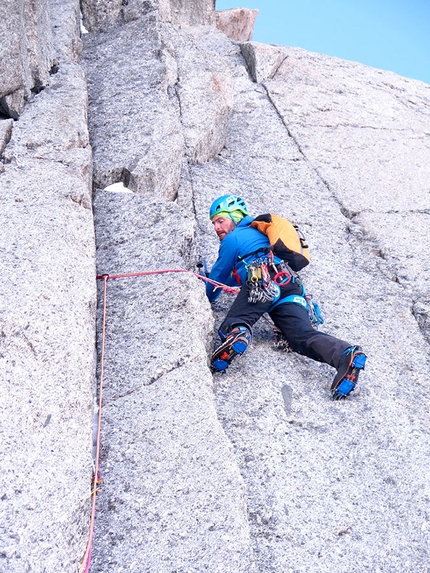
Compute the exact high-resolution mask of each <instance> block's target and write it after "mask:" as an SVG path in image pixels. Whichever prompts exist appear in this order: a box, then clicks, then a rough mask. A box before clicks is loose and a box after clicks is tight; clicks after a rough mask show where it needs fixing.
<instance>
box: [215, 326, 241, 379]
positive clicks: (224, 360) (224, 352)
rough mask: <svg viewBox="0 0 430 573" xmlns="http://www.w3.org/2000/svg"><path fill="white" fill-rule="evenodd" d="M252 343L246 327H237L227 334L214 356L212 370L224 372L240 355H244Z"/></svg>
mask: <svg viewBox="0 0 430 573" xmlns="http://www.w3.org/2000/svg"><path fill="white" fill-rule="evenodd" d="M250 342H251V332H250V331H249V329H248V328H246V326H236V327H235V328H233V330H232V331H231V332H230V333H229V334H227V336H226V337H225V340H224V342H223V343H222V344H221V346H219V347H218V348H217V349H216V350H215V352H214V353H213V354H212V358H211V368H212V370H214V371H215V372H224V371H225V370H227V368H228V367H229V365H230V363H231V361H232V360H233V358H234V357H235V356H237V355H238V354H243V353H244V352H245V350H246V349H247V348H248V345H249V343H250Z"/></svg>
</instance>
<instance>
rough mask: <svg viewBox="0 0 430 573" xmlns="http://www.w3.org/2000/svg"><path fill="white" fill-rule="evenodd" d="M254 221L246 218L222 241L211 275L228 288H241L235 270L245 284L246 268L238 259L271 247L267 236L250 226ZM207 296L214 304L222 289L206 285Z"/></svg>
mask: <svg viewBox="0 0 430 573" xmlns="http://www.w3.org/2000/svg"><path fill="white" fill-rule="evenodd" d="M253 220H254V218H253V217H249V216H248V217H244V218H243V219H242V220H241V221H240V222H239V223H238V224H237V226H236V228H235V229H233V231H230V233H228V235H226V236H225V237H224V239H223V240H222V241H221V245H220V247H219V251H218V259H217V261H216V263H215V264H214V266H213V267H212V270H211V272H210V274H209V278H210V279H212V280H214V281H218V282H220V283H223V284H225V285H228V286H239V283H238V282H237V280H236V278H235V277H234V276H233V275H232V271H233V269H236V271H237V274H238V275H239V277H240V280H241V284H242V285H243V284H245V282H246V268H245V265H244V263H243V261H238V258H239V257H243V256H244V255H247V254H249V253H253V252H254V251H257V250H258V249H263V248H265V247H268V246H269V245H270V242H269V239H268V238H267V237H266V235H264V234H263V233H260V231H257V229H254V228H253V227H250V226H249V225H250V223H252V221H253ZM253 258H255V257H247V259H246V260H247V261H248V262H249V261H251V260H252V259H253ZM275 261H277V262H279V261H280V259H277V258H275ZM206 294H207V296H208V299H209V300H210V301H211V302H212V301H214V300H216V299H217V298H218V297H219V295H220V294H221V289H216V290H214V286H213V285H211V284H210V283H206Z"/></svg>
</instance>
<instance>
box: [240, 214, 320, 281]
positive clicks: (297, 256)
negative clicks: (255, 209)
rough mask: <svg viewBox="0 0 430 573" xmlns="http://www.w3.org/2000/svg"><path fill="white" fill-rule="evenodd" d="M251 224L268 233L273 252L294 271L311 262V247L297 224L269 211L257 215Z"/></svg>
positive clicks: (261, 231) (265, 233)
mask: <svg viewBox="0 0 430 573" xmlns="http://www.w3.org/2000/svg"><path fill="white" fill-rule="evenodd" d="M250 226H251V227H254V229H257V230H258V231H260V233H263V234H264V235H267V237H268V239H269V241H270V246H271V249H272V251H273V253H274V254H275V255H276V256H277V257H279V258H280V259H282V260H284V261H286V262H287V263H288V264H289V265H290V267H291V268H292V269H293V271H300V270H301V269H303V267H305V266H306V265H308V264H309V260H310V255H309V247H308V246H307V244H306V240H305V237H304V235H303V233H302V232H301V231H300V229H299V228H298V227H297V225H293V224H292V223H290V221H287V219H284V218H283V217H279V215H273V214H270V213H267V214H266V215H259V216H258V217H256V218H255V219H254V221H253V222H252V223H251V225H250Z"/></svg>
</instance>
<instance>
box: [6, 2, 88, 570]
mask: <svg viewBox="0 0 430 573" xmlns="http://www.w3.org/2000/svg"><path fill="white" fill-rule="evenodd" d="M28 4H30V3H28ZM32 5H33V6H36V8H37V6H39V5H40V3H38V2H36V3H33V4H32ZM45 7H46V6H45ZM67 8H69V12H68V16H67V19H68V21H69V22H70V21H71V20H72V19H73V17H74V16H75V15H78V14H79V10H78V9H77V6H76V5H72V3H71V2H69V3H64V2H63V3H62V11H63V13H65V12H66V11H67ZM75 26H76V27H78V26H79V20H77V21H76V22H75ZM34 30H36V28H34ZM50 34H51V27H50V26H49V27H46V28H44V29H43V30H42V31H41V33H40V35H39V36H38V37H37V38H36V37H34V38H33V41H34V43H35V44H37V42H38V41H39V42H41V43H42V45H44V47H45V48H47V47H49V45H48V42H47V41H46V38H48V37H50ZM56 37H57V38H60V37H61V38H62V41H64V42H65V41H66V34H65V33H64V34H63V31H62V29H61V27H58V28H57V29H56ZM57 53H60V52H59V51H58V52H57ZM13 58H14V54H11V60H10V61H9V62H8V65H9V64H10V63H11V61H13ZM2 61H3V60H2ZM22 64H23V66H24V65H25V58H24V59H23V60H22ZM41 81H42V80H41ZM43 81H44V80H43ZM30 85H31V83H30V84H28V86H30ZM0 134H1V136H0V141H1V143H0V148H1V152H2V163H1V165H2V168H3V169H2V171H3V172H2V173H1V174H0V203H1V205H0V219H1V222H0V236H1V237H0V241H1V245H2V262H1V269H2V281H1V296H0V298H1V303H0V333H1V334H0V347H1V350H0V365H1V372H2V376H1V379H2V383H1V389H0V393H1V396H0V404H1V406H0V428H1V438H0V442H1V446H0V449H1V462H0V463H1V470H0V491H1V494H0V523H1V525H0V554H1V557H0V562H1V565H0V568H1V570H2V571H8V572H10V573H22V572H23V571H34V572H38V571H46V572H52V573H54V572H55V573H56V572H58V571H77V569H78V566H79V561H80V560H81V558H82V555H83V554H84V551H85V546H86V544H87V540H88V522H89V519H88V515H89V508H90V499H91V490H90V488H91V473H92V459H91V447H92V428H91V424H92V416H93V415H92V410H93V397H92V394H93V387H94V377H95V360H94V347H95V325H94V319H95V310H96V287H95V280H94V273H95V246H94V228H93V217H92V209H91V165H92V157H91V149H90V147H89V138H88V127H87V96H86V81H85V77H84V73H83V70H82V68H81V67H80V66H79V65H78V64H77V63H75V62H74V61H72V60H71V59H70V58H68V57H67V56H66V55H65V54H64V55H61V57H59V59H58V71H57V73H56V74H53V75H51V76H50V78H49V85H47V86H46V87H45V89H43V90H42V91H40V92H39V93H38V94H34V95H33V97H32V100H31V103H30V102H28V103H26V104H25V106H24V108H23V110H21V115H20V118H19V121H16V122H13V120H11V119H6V120H1V121H0Z"/></svg>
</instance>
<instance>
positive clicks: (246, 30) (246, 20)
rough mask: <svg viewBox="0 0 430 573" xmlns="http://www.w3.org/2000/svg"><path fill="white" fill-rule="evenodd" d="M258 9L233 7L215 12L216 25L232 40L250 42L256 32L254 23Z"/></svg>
mask: <svg viewBox="0 0 430 573" xmlns="http://www.w3.org/2000/svg"><path fill="white" fill-rule="evenodd" d="M257 16H258V10H249V9H248V8H232V9H231V10H219V11H218V12H215V25H216V27H217V28H218V29H219V30H221V31H222V32H224V34H225V35H226V36H227V37H228V38H230V39H231V40H235V41H236V42H249V41H250V40H252V34H253V33H254V24H255V20H256V18H257Z"/></svg>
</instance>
